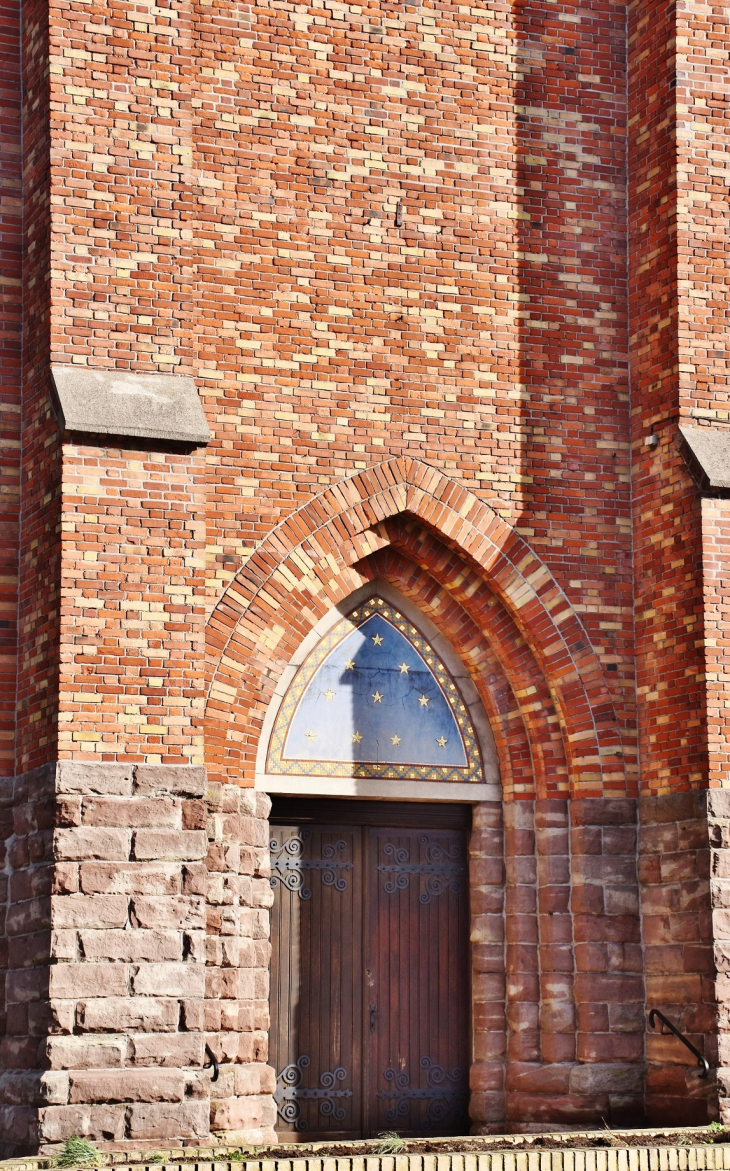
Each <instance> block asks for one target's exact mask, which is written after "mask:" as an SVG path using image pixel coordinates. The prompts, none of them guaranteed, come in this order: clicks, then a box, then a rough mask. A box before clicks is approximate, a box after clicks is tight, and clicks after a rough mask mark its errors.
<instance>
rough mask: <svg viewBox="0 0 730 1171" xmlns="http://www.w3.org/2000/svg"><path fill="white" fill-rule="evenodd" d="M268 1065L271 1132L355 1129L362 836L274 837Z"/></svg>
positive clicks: (278, 831) (322, 830) (312, 832)
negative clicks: (272, 1089) (273, 1080)
mask: <svg viewBox="0 0 730 1171" xmlns="http://www.w3.org/2000/svg"><path fill="white" fill-rule="evenodd" d="M271 839H272V844H271V858H272V885H273V888H274V907H273V908H272V963H271V971H272V989H271V1042H272V1043H271V1054H270V1062H271V1064H272V1065H273V1066H274V1068H275V1069H276V1073H277V1091H276V1100H277V1107H278V1111H279V1118H278V1121H277V1130H279V1131H280V1132H281V1133H282V1136H284V1135H286V1136H287V1137H288V1138H289V1139H290V1140H292V1139H295V1138H296V1137H298V1136H300V1137H302V1138H309V1137H314V1136H317V1137H321V1138H336V1137H339V1138H345V1137H349V1138H353V1137H359V1135H360V1133H361V1127H362V1121H361V1120H362V1083H361V1076H360V1071H361V1068H362V1059H361V1023H362V963H361V956H362V873H363V867H362V831H361V830H360V829H359V828H358V827H353V826H331V825H325V826H307V827H305V828H300V827H297V826H275V827H272V833H271Z"/></svg>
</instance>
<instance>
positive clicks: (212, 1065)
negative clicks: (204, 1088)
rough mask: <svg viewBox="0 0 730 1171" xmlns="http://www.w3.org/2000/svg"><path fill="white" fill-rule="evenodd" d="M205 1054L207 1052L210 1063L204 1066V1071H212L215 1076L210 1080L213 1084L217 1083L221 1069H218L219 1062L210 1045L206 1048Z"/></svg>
mask: <svg viewBox="0 0 730 1171" xmlns="http://www.w3.org/2000/svg"><path fill="white" fill-rule="evenodd" d="M205 1052H206V1055H207V1056H208V1057H209V1058H210V1061H208V1062H206V1064H205V1065H204V1066H203V1069H212V1070H213V1076H212V1078H211V1079H210V1080H211V1081H212V1082H217V1081H218V1074H219V1073H220V1069H219V1068H218V1062H217V1061H216V1059H215V1053H214V1052H213V1050H212V1049H211V1047H210V1045H206V1046H205Z"/></svg>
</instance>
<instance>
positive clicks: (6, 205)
mask: <svg viewBox="0 0 730 1171" xmlns="http://www.w3.org/2000/svg"><path fill="white" fill-rule="evenodd" d="M0 117H1V121H0V166H1V167H2V175H3V181H2V194H1V195H0V282H1V288H2V298H1V300H0V775H3V774H8V775H10V774H12V772H13V766H14V763H15V761H14V743H13V740H14V734H15V684H16V674H15V648H16V640H17V576H18V536H19V523H18V522H19V517H18V509H19V504H20V495H19V491H18V488H19V484H18V476H19V467H20V387H21V369H20V366H21V333H20V330H21V317H22V290H21V278H22V258H21V242H22V240H21V157H20V15H19V6H18V4H17V3H15V2H10V3H5V4H3V5H2V8H0Z"/></svg>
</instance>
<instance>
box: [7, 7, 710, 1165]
mask: <svg viewBox="0 0 730 1171" xmlns="http://www.w3.org/2000/svg"><path fill="white" fill-rule="evenodd" d="M0 20H1V24H2V37H1V38H0V54H1V55H2V63H1V67H0V87H1V93H2V118H1V119H0V150H1V151H2V186H1V187H0V247H1V249H2V265H1V266H0V268H1V270H2V271H1V275H0V280H2V301H1V304H0V314H1V318H2V333H1V334H0V346H2V363H1V365H0V403H1V405H2V430H1V431H0V445H2V480H1V481H0V484H1V487H0V508H1V509H2V517H3V524H2V529H1V537H0V539H1V540H2V557H3V567H2V570H1V572H0V606H1V607H2V616H1V618H0V639H1V640H2V652H1V655H2V658H1V664H0V670H1V671H2V687H3V690H2V697H1V699H0V704H1V705H2V706H1V710H0V753H1V754H2V757H3V760H2V770H1V771H2V773H3V774H4V775H5V776H6V777H7V779H6V780H5V781H3V783H2V784H3V787H2V790H1V793H2V796H1V808H2V814H1V816H2V826H3V830H2V834H1V835H0V838H1V839H2V842H3V845H2V854H3V863H2V874H1V875H0V905H1V906H2V913H1V914H2V917H1V918H0V922H1V923H2V924H3V932H2V948H1V949H0V970H1V972H2V980H3V987H4V996H3V997H2V998H0V1009H2V1012H3V1035H2V1038H1V1039H0V1065H1V1068H2V1072H0V1153H2V1154H3V1155H12V1154H17V1153H25V1152H28V1151H37V1150H41V1151H49V1150H53V1149H55V1147H56V1146H57V1145H58V1144H59V1143H61V1142H62V1141H63V1140H64V1139H65V1138H67V1137H69V1136H70V1135H72V1134H83V1135H86V1136H87V1137H89V1138H91V1139H93V1140H94V1141H96V1142H98V1143H101V1144H102V1145H107V1146H114V1147H123V1146H124V1145H125V1144H127V1145H129V1146H135V1147H140V1146H145V1145H146V1146H158V1145H160V1144H164V1143H170V1142H173V1143H180V1142H187V1143H191V1144H199V1143H201V1142H209V1141H212V1140H213V1139H214V1138H215V1139H216V1140H218V1139H221V1140H226V1141H236V1142H245V1143H252V1144H256V1143H262V1142H266V1141H269V1140H271V1139H272V1138H273V1135H274V1128H275V1125H276V1111H275V1105H274V1101H273V1098H272V1094H273V1091H274V1088H275V1074H276V1071H275V1070H273V1069H272V1068H271V1067H270V1066H269V1065H268V1064H267V1035H268V981H269V943H268V930H269V925H268V920H269V914H268V908H269V905H270V901H271V888H270V885H269V881H268V853H267V844H268V822H267V813H268V796H267V792H266V788H265V785H262V784H261V783H260V780H257V777H258V776H259V773H260V770H258V771H257V759H260V753H261V752H262V751H264V752H265V747H266V745H265V743H264V740H265V735H266V728H267V727H268V725H267V723H266V721H267V716H268V713H269V712H270V710H272V708H271V705H272V704H273V703H275V702H276V701H277V697H278V696H279V695H280V688H281V686H283V684H282V683H281V681H282V680H283V679H285V678H286V677H287V676H286V672H287V670H288V669H289V665H290V664H291V663H292V662H293V661H294V660H295V657H296V655H297V654H298V653H299V651H300V648H301V647H302V646H303V645H304V644H305V643H306V640H307V638H309V637H312V636H313V632H315V631H316V629H317V628H318V624H319V623H321V622H323V621H325V620H326V618H327V615H328V614H329V613H330V612H331V611H332V609H333V607H335V606H338V605H343V606H346V604H347V599H348V597H350V595H352V594H353V593H354V592H355V591H357V590H361V589H363V588H364V587H366V586H367V585H368V583H372V582H375V581H378V582H381V583H382V582H384V583H386V584H388V585H389V586H390V587H391V588H392V589H393V590H396V591H398V592H399V594H400V595H402V596H403V597H404V598H406V599H408V600H409V603H410V604H411V605H412V606H413V607H416V608H417V609H418V610H419V611H420V612H421V613H422V614H423V615H424V616H425V617H426V618H427V619H428V621H429V622H431V623H432V624H433V625H434V626H435V627H436V628H437V629H438V631H439V632H440V634H441V635H442V636H443V638H444V639H445V640H447V641H448V643H449V645H450V646H451V647H452V649H453V652H454V653H455V655H457V656H458V657H459V659H460V661H461V662H462V664H463V666H464V670H465V672H466V673H467V674H468V676H469V677H470V679H471V681H472V684H473V686H474V688H475V689H476V692H477V693H478V696H479V701H480V703H481V705H482V706H483V709H484V711H485V713H486V715H487V717H488V722H489V726H490V728H491V735H492V736H493V739H494V743H495V747H496V755H497V759H498V770H499V781H500V785H501V800H499V801H491V802H489V801H484V802H480V803H479V804H477V805H475V810H474V816H473V825H474V829H473V838H472V846H471V914H472V1023H473V1066H472V1070H471V1088H472V1097H471V1118H472V1123H473V1128H474V1130H475V1131H476V1132H480V1131H482V1132H483V1131H488V1130H500V1129H504V1128H508V1129H519V1128H522V1129H525V1128H526V1129H530V1128H533V1129H535V1128H543V1127H544V1126H545V1125H546V1124H550V1125H556V1126H571V1125H575V1124H577V1123H580V1124H581V1125H585V1124H592V1123H598V1124H600V1123H601V1119H606V1120H607V1121H609V1122H637V1121H641V1120H648V1121H650V1122H666V1121H669V1122H672V1123H676V1122H680V1121H681V1122H686V1123H694V1122H697V1123H699V1122H703V1121H706V1120H707V1119H708V1118H715V1117H721V1118H723V1119H724V1120H726V1121H730V1097H729V1096H730V1073H729V1072H728V1070H729V1069H730V1065H729V1066H725V1060H726V1058H728V1059H729V1060H730V1055H729V1050H728V1035H729V1034H728V1030H730V1012H729V1007H728V1006H729V1005H730V990H729V988H728V971H729V970H730V959H729V958H728V957H729V955H730V951H729V950H728V949H729V948H730V918H729V911H730V894H728V883H729V882H730V863H729V862H728V857H729V855H728V849H729V848H730V841H729V840H728V836H729V835H730V773H729V771H728V770H729V767H730V714H729V713H730V701H729V700H728V690H727V688H728V680H729V679H730V640H729V638H728V631H729V629H730V594H729V586H728V581H729V580H730V572H729V567H730V500H729V499H728V497H729V495H730V488H728V484H730V478H729V476H728V468H729V467H730V431H729V429H728V428H729V425H730V423H729V421H730V413H729V412H730V398H729V395H728V372H729V370H730V366H729V362H728V359H729V358H730V353H729V351H728V347H729V346H730V341H729V340H728V338H729V337H730V334H729V333H728V329H727V305H728V296H729V290H728V273H729V272H730V264H729V263H728V259H729V258H728V250H729V233H730V216H729V212H728V204H727V198H728V182H729V181H730V169H729V168H728V161H727V160H728V155H727V144H726V136H727V131H726V117H727V106H728V98H729V97H730V76H729V72H728V71H729V65H730V63H729V60H728V53H729V51H730V42H729V41H728V11H727V8H726V7H725V6H722V5H719V4H717V5H713V4H710V3H704V2H702V0H676V2H673V3H669V2H668V0H632V3H629V4H625V3H619V2H615V0H584V2H583V3H582V4H579V3H578V2H577V0H514V2H513V3H506V2H504V0H494V2H492V0H489V2H488V3H487V2H486V0H485V2H484V3H481V4H476V5H470V4H460V3H457V2H456V0H423V2H422V3H418V4H415V3H414V4H411V3H405V4H404V3H396V2H395V0H363V3H362V4H349V3H344V2H342V0H307V2H305V3H301V4H299V3H294V2H293V0H240V2H237V3H235V4H232V3H231V2H230V0H160V3H152V2H150V0H106V2H104V3H101V2H99V0H22V3H21V2H20V0H2V4H1V5H0ZM680 428H681V429H680ZM277 689H279V690H277ZM421 796H422V794H421ZM432 799H434V800H437V799H440V800H444V799H448V793H444V792H441V793H438V794H437V793H436V792H435V791H434V793H433V798H432ZM651 1007H656V1008H659V1009H661V1010H662V1011H664V1012H665V1013H666V1014H667V1015H668V1016H669V1017H670V1018H671V1019H672V1020H674V1021H675V1023H676V1024H677V1025H678V1026H679V1027H680V1028H681V1029H682V1030H683V1031H684V1032H685V1033H686V1034H687V1035H688V1036H689V1038H690V1039H691V1040H692V1042H693V1043H694V1044H695V1045H696V1046H698V1047H699V1048H700V1049H701V1050H702V1051H703V1052H704V1053H705V1054H706V1056H707V1057H708V1059H709V1061H710V1063H711V1065H712V1067H713V1070H712V1074H711V1077H710V1078H709V1079H708V1080H707V1081H698V1079H697V1076H696V1070H695V1069H694V1068H693V1066H692V1064H691V1058H689V1057H688V1055H687V1053H686V1050H684V1049H683V1048H682V1046H681V1044H680V1043H679V1042H678V1041H677V1040H676V1038H673V1037H666V1036H660V1035H658V1034H651V1033H647V1026H646V1014H647V1010H648V1009H649V1008H651ZM206 1045H207V1046H208V1047H209V1048H210V1050H211V1051H212V1052H213V1053H214V1055H215V1057H216V1060H217V1061H218V1062H219V1064H220V1070H221V1073H220V1078H219V1080H218V1081H217V1082H216V1083H212V1081H211V1077H210V1072H209V1070H206V1068H205V1065H206V1064H207V1058H206V1050H205V1047H206Z"/></svg>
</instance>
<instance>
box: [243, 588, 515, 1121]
mask: <svg viewBox="0 0 730 1171" xmlns="http://www.w3.org/2000/svg"><path fill="white" fill-rule="evenodd" d="M407 610H409V611H410V612H407ZM429 627H430V629H429ZM424 628H425V632H424ZM434 635H435V636H436V637H434ZM465 675H466V673H465V672H464V669H463V667H460V664H458V663H456V657H455V656H454V655H453V652H451V654H450V655H449V653H448V648H447V647H445V646H444V645H443V641H442V640H440V638H439V636H438V632H437V631H436V630H435V628H433V627H432V626H431V624H430V623H428V622H427V620H425V619H424V620H423V623H421V621H419V615H418V614H417V613H415V612H414V611H413V608H412V607H410V608H409V607H408V606H405V607H404V606H402V605H400V601H399V599H398V598H397V597H394V596H393V595H392V593H391V596H389V597H387V596H381V595H380V594H379V593H371V595H370V596H368V597H366V598H365V600H364V601H363V602H361V603H360V604H359V605H357V606H354V607H353V608H351V609H350V610H349V611H345V613H344V615H343V613H342V611H340V613H339V614H338V615H337V616H336V621H335V622H334V623H330V624H329V627H328V629H327V630H326V631H325V632H322V631H318V632H317V637H316V638H315V639H312V640H310V644H309V645H308V646H307V647H306V648H305V649H304V652H303V653H302V655H301V656H300V659H299V661H298V663H296V664H294V666H293V669H292V670H291V671H290V673H289V676H288V678H287V679H286V680H285V681H284V683H285V686H282V688H281V699H280V703H279V706H278V708H277V710H276V712H274V713H273V714H272V715H271V718H270V720H269V723H268V729H266V731H267V735H266V739H265V744H266V745H267V747H266V757H265V765H264V768H263V769H261V772H262V773H265V778H264V779H265V784H263V785H262V786H261V787H266V788H267V789H268V790H269V792H270V793H272V795H273V807H272V813H271V832H270V852H271V867H272V877H271V885H272V888H273V894H274V904H273V908H272V936H271V937H272V961H271V1031H270V1057H269V1060H270V1062H271V1064H272V1065H273V1066H274V1067H275V1069H276V1073H277V1090H276V1103H277V1110H278V1122H277V1130H278V1131H279V1133H280V1135H281V1137H282V1139H288V1140H289V1141H292V1140H294V1141H297V1140H311V1139H314V1138H317V1139H345V1138H348V1139H353V1138H361V1137H372V1136H374V1135H378V1134H381V1133H383V1132H384V1131H392V1130H395V1131H397V1132H398V1133H399V1134H402V1135H428V1134H448V1133H452V1134H455V1133H461V1134H463V1133H465V1132H468V1127H469V1122H468V1097H469V1091H468V1079H469V1066H470V1062H471V1057H472V1054H471V1036H472V1029H471V1013H470V1005H471V995H470V955H469V884H468V869H467V860H468V854H467V849H468V833H469V828H470V822H471V804H470V802H469V798H471V800H473V801H476V800H480V799H484V796H485V790H487V789H489V790H490V791H491V790H493V789H494V785H493V784H492V785H487V784H486V783H485V770H484V756H483V748H484V741H485V739H487V741H488V743H487V751H489V750H490V749H491V750H492V751H493V744H492V742H491V737H490V736H489V733H488V725H487V735H486V737H485V734H484V723H485V718H484V716H483V712H481V708H480V706H479V704H478V702H476V703H475V697H474V694H473V687H472V693H470V691H469V682H470V681H468V680H467V679H466V678H465ZM480 722H481V725H482V726H481V728H480V733H481V734H480V735H478V734H477V727H479V725H480ZM493 775H494V772H493V770H492V777H493ZM490 779H491V778H490ZM302 793H306V794H308V795H307V796H301V795H300V794H302ZM472 794H473V797H472ZM405 795H407V796H408V797H409V798H410V800H408V801H398V800H395V798H398V797H402V796H405ZM490 795H492V798H493V794H492V793H491V792H490ZM353 797H355V798H360V799H356V800H353V799H351V798H353ZM368 797H371V798H372V797H377V798H378V800H372V799H367V798H368ZM343 798H344V799H343ZM347 798H350V799H347ZM419 798H420V800H419ZM424 798H425V800H424Z"/></svg>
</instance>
